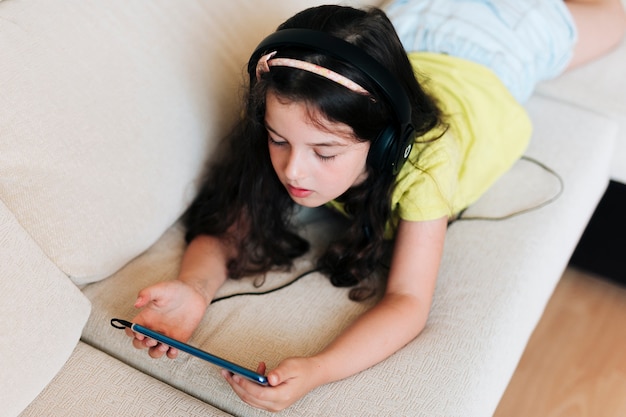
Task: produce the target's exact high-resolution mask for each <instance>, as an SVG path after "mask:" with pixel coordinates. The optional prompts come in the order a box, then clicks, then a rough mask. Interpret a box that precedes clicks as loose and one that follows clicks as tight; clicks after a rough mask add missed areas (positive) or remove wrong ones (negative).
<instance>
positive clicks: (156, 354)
mask: <svg viewBox="0 0 626 417" xmlns="http://www.w3.org/2000/svg"><path fill="white" fill-rule="evenodd" d="M168 349H169V347H168V346H167V345H164V344H163V343H159V344H158V345H156V346H153V347H151V348H150V349H148V355H150V357H151V358H153V359H159V358H161V357H162V356H163V355H164V354H165V353H166V352H167V350H168Z"/></svg>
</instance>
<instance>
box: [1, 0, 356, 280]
mask: <svg viewBox="0 0 626 417" xmlns="http://www.w3.org/2000/svg"><path fill="white" fill-rule="evenodd" d="M284 3H285V4H281V3H280V2H275V1H270V0H268V1H255V2H251V1H246V0H240V1H237V0H233V1H228V2H226V1H225V2H219V4H216V2H213V1H209V0H203V1H200V0H177V1H176V2H172V1H169V0H138V1H132V2H129V1H127V0H110V1H106V2H102V1H97V0H66V1H63V2H49V1H45V0H29V1H27V2H21V1H2V2H0V51H1V59H0V80H2V87H1V90H2V91H1V93H0V115H1V117H0V199H1V200H2V201H3V202H4V203H5V205H6V206H7V207H8V208H9V209H10V210H11V211H12V212H13V213H14V215H15V217H16V218H17V220H18V221H19V222H20V224H21V225H22V226H23V227H24V229H25V230H27V232H28V233H30V234H31V236H32V237H33V239H34V240H35V241H36V242H37V243H38V244H39V245H40V246H41V248H42V250H43V251H44V252H45V253H46V254H47V256H49V257H50V258H51V259H52V260H53V262H54V263H55V264H57V265H58V266H59V268H60V269H61V270H62V271H64V272H65V273H66V274H68V275H69V276H70V277H71V278H72V279H73V280H74V282H76V283H77V284H85V283H88V282H92V281H95V280H99V279H101V278H103V277H106V276H108V275H110V274H111V273H113V272H115V271H116V270H117V269H119V268H120V267H121V266H123V265H124V264H125V263H127V262H128V261H129V260H130V259H132V258H133V257H135V256H136V255H138V254H139V253H141V252H142V251H144V250H145V249H146V248H147V247H148V246H150V245H151V244H152V243H153V242H154V241H155V240H156V239H157V238H158V237H159V236H160V235H161V234H162V233H163V231H164V230H165V229H166V228H167V227H168V226H170V225H171V224H172V223H173V222H175V221H176V219H177V218H178V217H179V216H180V215H181V213H182V212H183V211H184V209H185V208H186V206H187V204H188V203H189V201H190V199H191V198H192V196H193V194H194V191H195V188H194V187H195V181H196V180H197V178H198V176H199V173H200V172H201V171H202V167H203V164H204V162H205V160H206V159H207V156H208V155H210V153H211V151H212V150H213V149H214V145H215V143H216V141H217V138H219V137H222V136H223V135H224V133H225V132H226V131H227V129H228V128H229V126H230V125H231V124H232V123H233V122H234V120H235V117H236V115H237V111H236V104H237V102H238V100H239V98H240V93H241V89H240V86H241V82H242V80H243V78H244V77H243V75H244V64H245V62H246V60H247V58H248V55H249V54H250V52H251V51H252V49H253V48H254V46H255V45H256V44H257V42H258V41H259V40H260V39H261V37H263V36H265V35H266V34H268V33H270V32H271V31H272V30H273V29H274V28H275V27H276V25H277V24H278V23H280V22H281V21H282V20H284V18H286V17H288V16H290V15H291V14H293V13H294V12H295V11H297V10H300V9H302V8H304V7H306V6H310V5H314V4H321V3H322V1H314V0H297V1H290V2H284ZM353 3H355V2H353Z"/></svg>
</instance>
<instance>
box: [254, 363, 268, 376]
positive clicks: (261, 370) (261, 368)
mask: <svg viewBox="0 0 626 417" xmlns="http://www.w3.org/2000/svg"><path fill="white" fill-rule="evenodd" d="M266 370H267V367H266V366H265V362H259V365H258V366H257V367H256V373H257V374H261V375H265V371H266Z"/></svg>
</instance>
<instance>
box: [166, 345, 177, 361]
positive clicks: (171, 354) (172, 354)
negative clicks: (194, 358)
mask: <svg viewBox="0 0 626 417" xmlns="http://www.w3.org/2000/svg"><path fill="white" fill-rule="evenodd" d="M167 357H168V358H170V359H176V358H177V357H178V349H175V348H173V347H171V348H169V349H168V351H167Z"/></svg>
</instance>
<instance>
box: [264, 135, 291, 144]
mask: <svg viewBox="0 0 626 417" xmlns="http://www.w3.org/2000/svg"><path fill="white" fill-rule="evenodd" d="M268 138H269V141H270V145H275V146H284V145H286V144H287V142H285V141H277V140H276V139H274V138H273V137H271V136H269V135H268Z"/></svg>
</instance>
